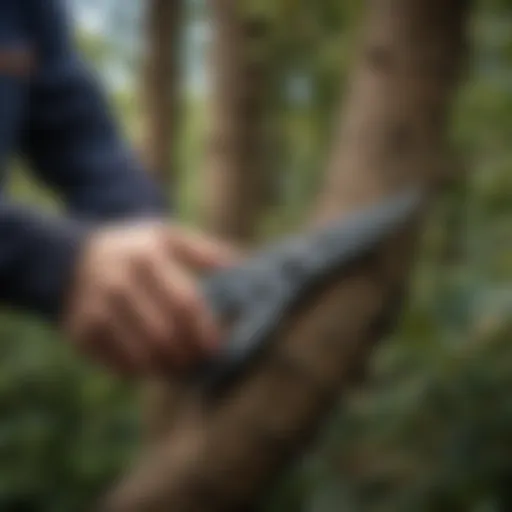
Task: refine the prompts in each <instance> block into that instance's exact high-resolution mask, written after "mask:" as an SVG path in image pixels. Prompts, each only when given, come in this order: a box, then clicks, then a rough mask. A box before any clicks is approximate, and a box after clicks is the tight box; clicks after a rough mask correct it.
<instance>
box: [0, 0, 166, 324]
mask: <svg viewBox="0 0 512 512" xmlns="http://www.w3.org/2000/svg"><path fill="white" fill-rule="evenodd" d="M63 8H64V6H63V5H61V0H0V167H2V168H3V169H2V171H3V172H5V165H6V162H7V161H8V159H9V158H10V157H11V156H12V155H13V154H15V153H18V154H20V155H21V156H22V157H24V158H25V159H26V160H27V161H28V162H29V164H30V168H31V169H32V170H33V171H34V173H35V174H36V175H37V176H38V177H39V178H40V179H41V180H42V181H44V182H45V183H46V184H48V185H49V186H50V187H51V188H52V189H53V190H55V191H56V192H57V193H58V194H59V195H60V197H61V198H62V199H63V201H64V203H65V204H66V206H67V207H68V210H69V215H68V216H67V217H57V216H50V215H43V214H42V213H41V212H39V211H37V210H35V211H34V210H30V209H29V208H28V207H25V206H21V205H18V204H13V203H12V202H10V201H9V200H8V199H7V198H5V197H4V196H3V195H2V196H0V197H1V198H0V301H2V302H3V303H4V304H7V305H10V306H13V307H19V308H22V309H24V310H28V311H32V312H36V313H40V314H42V315H44V316H45V317H47V318H50V319H55V318H56V317H57V316H58V314H59V311H60V310H61V307H62V301H63V294H64V293H65V289H66V286H67V285H68V282H69V278H70V272H71V270H72V268H73V265H74V263H75V260H76V258H77V256H78V253H79V249H80V247H81V245H82V242H83V240H84V237H86V236H87V232H88V229H89V227H90V226H91V224H92V225H94V224H96V223H98V222H104V221H107V220H117V219H127V218H131V217H141V216H148V215H149V216H160V215H163V213H164V211H165V206H166V205H165V201H164V198H163V197H162V195H161V193H160V191H159V190H158V187H157V186H156V184H155V183H154V182H153V181H152V180H151V179H150V178H149V175H148V173H147V172H145V171H144V170H143V169H142V168H141V166H140V164H139V163H138V162H137V160H136V158H135V156H134V155H133V154H132V153H131V151H130V150H129V148H128V147H127V146H126V144H125V142H124V141H123V139H122V137H121V136H120V134H119V133H118V130H117V127H116V126H115V123H114V122H113V120H112V116H111V112H110V110H109V105H108V104H107V102H106V100H105V98H104V96H103V94H102V92H101V90H100V88H99V87H98V84H97V83H96V80H95V78H94V77H93V76H92V75H91V73H90V72H89V71H88V69H87V68H86V66H85V65H84V62H83V61H82V60H81V58H80V57H79V56H78V54H77V52H76V49H75V47H74V42H73V40H72V37H71V35H70V30H69V26H68V21H67V20H68V18H67V17H66V15H65V13H64V11H63ZM20 48H22V49H25V50H27V51H29V52H30V53H31V54H32V55H33V56H34V58H35V66H34V68H33V70H32V71H31V72H30V73H29V74H27V75H24V74H23V73H16V72H15V71H14V70H12V69H10V68H9V67H8V66H6V65H5V64H2V62H5V56H6V55H11V54H13V52H15V51H17V50H19V49H20ZM2 56H3V57H4V59H3V61H2Z"/></svg>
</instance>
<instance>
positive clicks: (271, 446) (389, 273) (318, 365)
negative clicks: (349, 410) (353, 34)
mask: <svg viewBox="0 0 512 512" xmlns="http://www.w3.org/2000/svg"><path fill="white" fill-rule="evenodd" d="M468 9H469V2H467V1H463V0H454V1H452V2H446V1H445V0H373V1H372V2H370V3H369V17H368V20H367V25H366V31H365V34H364V37H363V42H362V48H361V55H360V59H359V64H358V66H357V69H356V70H355V73H354V76H353V81H352V82H351V88H350V91H349V94H348V98H347V103H346V108H345V109H344V110H343V115H342V118H341V119H342V123H341V125H340V127H339V133H338V134H337V137H336V142H337V144H336V145H335V147H334V151H333V155H332V159H331V164H330V166H329V172H328V179H327V183H326V185H325V189H324V192H323V193H322V194H321V196H320V198H319V203H318V208H317V210H316V212H315V215H314V220H313V225H315V224H320V223H323V222H324V221H326V219H329V218H332V217H333V216H338V215H340V214H341V213H343V212H348V211H350V210H352V209H353V208H354V207H361V206H363V205H366V204H369V203H371V202H373V201H375V200H377V199H378V198H380V197H381V196H383V195H386V194H389V193H393V192H395V191H397V190H398V189H400V188H401V187H402V186H403V185H404V184H406V183H409V182H423V183H426V184H427V185H433V184H437V183H438V182H439V181H438V179H439V173H440V171H442V170H443V169H446V168H445V167H444V165H443V155H444V152H445V147H444V134H445V128H446V122H447V113H448V107H449V104H450V101H451V99H452V95H453V93H454V89H455V84H456V82H457V78H458V72H459V70H460V64H461V57H462V56H463V51H464V42H465V41H464V30H463V27H464V22H465V19H466V15H467V13H468ZM413 224H414V225H413ZM418 232H419V231H418V224H417V223H416V222H414V223H411V226H410V227H409V228H408V229H407V230H405V231H404V232H402V233H400V234H399V235H397V236H396V237H394V238H393V239H392V240H389V241H388V242H387V243H386V244H384V246H383V247H382V249H381V250H379V252H378V253H376V255H375V256H374V257H372V258H367V259H365V260H364V261H361V262H359V263H358V264H357V265H354V266H353V268H352V269H351V271H350V272H349V274H348V275H347V274H345V275H344V277H343V278H341V279H333V282H332V284H331V285H330V287H329V289H328V290H325V291H324V292H322V294H321V295H320V296H317V297H314V298H313V297H312V298H311V300H310V303H309V307H306V308H305V309H304V310H302V311H301V313H300V314H299V315H297V316H296V317H295V318H291V319H289V320H288V321H287V322H286V325H283V328H282V333H281V335H280V336H279V342H278V343H275V344H274V345H273V347H272V349H271V350H270V351H269V353H268V354H267V356H266V358H265V360H264V361H262V362H261V363H260V364H259V366H258V367H257V368H256V369H255V370H253V371H252V372H251V374H250V375H248V376H247V378H246V379H245V380H244V382H242V383H240V385H239V386H238V387H237V388H236V389H235V390H233V391H232V392H231V394H230V395H229V396H228V397H227V398H226V399H225V400H223V402H222V403H221V404H219V405H216V406H214V407H211V408H208V407H206V406H205V405H204V404H202V403H201V402H200V400H192V399H191V400H190V403H189V404H188V406H187V407H186V408H184V409H183V410H182V411H181V412H180V415H179V418H177V420H176V423H175V426H174V428H173V431H172V432H171V433H169V436H168V437H167V439H166V440H165V441H164V442H162V443H161V444H160V445H159V446H158V447H157V449H156V450H154V451H152V452H150V453H146V454H145V456H144V457H143V458H142V460H140V462H139V465H138V466H137V467H136V468H135V469H134V470H133V472H132V473H131V474H129V475H128V477H126V478H125V479H124V480H123V481H122V482H121V484H120V485H119V487H117V489H115V491H114V492H113V493H112V494H111V495H110V496H109V497H108V499H107V501H106V503H105V504H104V506H103V508H102V509H101V510H103V511H106V512H132V511H137V512H141V511H144V512H161V511H162V512H163V511H166V510H171V509H172V510H173V511H174V512H204V511H206V510H207V511H209V512H221V511H222V512H225V511H241V510H247V509H248V508H249V507H250V505H253V504H254V503H255V502H256V500H257V499H258V498H259V497H261V495H262V493H263V492H264V490H265V489H266V486H267V485H268V484H269V483H270V482H271V481H272V480H273V479H274V478H275V477H276V476H277V474H278V472H279V471H280V470H282V469H283V467H284V465H285V464H288V463H289V462H290V461H291V460H292V459H293V455H296V454H297V453H298V452H299V451H300V450H301V449H304V447H305V446H306V444H307V441H308V440H310V438H311V436H312V434H313V433H314V432H315V431H316V430H317V428H318V426H319V425H320V423H321V421H322V420H324V419H325V415H326V413H327V412H328V411H329V410H330V409H331V407H332V406H333V404H334V403H335V401H336V399H337V397H338V396H339V393H340V391H343V390H344V389H345V388H346V387H347V386H348V385H349V384H350V383H351V382H353V378H354V376H355V374H357V373H358V372H359V371H360V370H362V369H363V368H364V361H365V359H366V358H367V356H368V354H369V352H370V350H371V348H372V347H373V346H374V344H375V343H376V342H377V341H378V340H379V339H381V338H382V336H383V335H384V334H385V332H386V331H387V330H388V329H389V328H390V326H391V325H392V324H391V323H390V322H391V320H392V319H393V318H396V313H397V312H398V310H399V305H400V302H401V300H403V297H404V291H405V288H406V282H407V274H408V269H409V267H410V264H411V262H412V256H413V254H412V250H413V248H414V245H415V244H414V242H415V238H416V237H417V234H418Z"/></svg>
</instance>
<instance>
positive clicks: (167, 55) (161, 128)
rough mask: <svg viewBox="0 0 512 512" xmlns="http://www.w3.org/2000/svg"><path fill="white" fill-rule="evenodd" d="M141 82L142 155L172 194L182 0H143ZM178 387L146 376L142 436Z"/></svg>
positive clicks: (162, 416) (157, 428) (155, 426)
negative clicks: (147, 378)
mask: <svg viewBox="0 0 512 512" xmlns="http://www.w3.org/2000/svg"><path fill="white" fill-rule="evenodd" d="M146 4H147V5H146V17H145V33H146V35H145V42H146V52H145V55H144V61H143V69H142V81H141V82H142V83H141V104H142V107H143V117H144V129H143V134H144V140H143V144H142V152H143V157H144V160H145V162H146V166H147V167H148V168H149V169H150V171H151V172H153V173H154V174H155V176H156V177H157V179H158V180H159V182H160V184H161V186H162V187H165V190H166V192H167V194H171V195H172V196H173V197H174V198H175V197H176V196H177V187H178V183H177V176H176V169H175V164H176V149H177V148H176V140H177V132H178V125H179V118H180V105H181V100H182V97H181V95H180V85H181V72H180V66H179V54H180V52H179V46H180V36H181V32H182V31H181V29H182V25H183V16H184V12H183V11H184V5H183V1H182V0H172V1H169V0H147V2H146ZM176 398H177V390H176V389H175V386H174V385H173V384H170V383H164V382H159V381H158V382H157V381H150V382H148V383H147V385H146V386H144V390H143V398H142V402H143V422H144V427H143V438H144V440H147V441H150V442H153V441H155V440H157V439H159V437H160V436H161V435H162V433H163V432H165V430H166V427H167V423H168V421H169V417H170V416H171V415H172V414H173V411H174V407H173V406H174V404H175V400H176Z"/></svg>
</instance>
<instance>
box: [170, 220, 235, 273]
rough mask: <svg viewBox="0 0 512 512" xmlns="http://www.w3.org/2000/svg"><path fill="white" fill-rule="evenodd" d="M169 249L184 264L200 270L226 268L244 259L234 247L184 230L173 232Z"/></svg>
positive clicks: (179, 229)
mask: <svg viewBox="0 0 512 512" xmlns="http://www.w3.org/2000/svg"><path fill="white" fill-rule="evenodd" d="M169 248H170V250H171V252H172V254H173V255H174V256H175V257H176V258H177V259H179V260H180V261H181V262H182V263H183V264H185V265H187V266H190V267H193V268H194V267H195V268H198V269H209V268H217V267H226V266H229V265H233V264H235V263H236V262H237V261H239V260H240V259H241V258H242V254H241V252H240V251H238V250H236V249H235V248H234V247H231V246H229V245H228V244H226V243H223V242H221V241H218V240H214V239H212V238H209V237H207V236H206V235H204V234H202V233H199V232H194V231H192V230H185V229H182V228H178V230H177V231H174V232H173V234H172V236H171V238H170V240H169Z"/></svg>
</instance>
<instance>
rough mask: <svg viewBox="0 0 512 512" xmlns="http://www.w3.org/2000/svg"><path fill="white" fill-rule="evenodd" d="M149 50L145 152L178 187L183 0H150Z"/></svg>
mask: <svg viewBox="0 0 512 512" xmlns="http://www.w3.org/2000/svg"><path fill="white" fill-rule="evenodd" d="M146 3H147V6H146V9H147V10H146V13H147V15H146V23H145V25H146V27H145V33H146V53H145V55H144V67H143V70H142V84H141V87H142V91H141V100H142V101H141V103H142V105H143V117H144V130H143V133H144V142H143V145H142V146H143V147H142V150H143V154H144V159H145V162H146V164H147V166H148V167H149V169H150V170H151V171H152V172H154V173H155V175H156V176H157V178H158V179H159V180H160V182H161V183H162V185H164V186H165V187H166V188H167V189H170V190H174V188H173V187H174V186H175V181H176V173H175V169H174V168H173V167H174V165H173V164H174V160H175V155H174V150H175V144H174V142H175V140H176V136H175V135H176V132H177V129H176V124H177V119H178V117H179V107H180V103H181V97H180V94H179V89H180V85H181V83H180V76H181V74H180V71H179V37H180V34H181V27H182V17H183V2H182V0H172V1H168V0H147V2H146Z"/></svg>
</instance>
